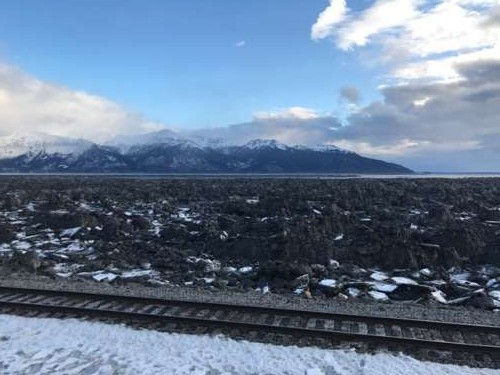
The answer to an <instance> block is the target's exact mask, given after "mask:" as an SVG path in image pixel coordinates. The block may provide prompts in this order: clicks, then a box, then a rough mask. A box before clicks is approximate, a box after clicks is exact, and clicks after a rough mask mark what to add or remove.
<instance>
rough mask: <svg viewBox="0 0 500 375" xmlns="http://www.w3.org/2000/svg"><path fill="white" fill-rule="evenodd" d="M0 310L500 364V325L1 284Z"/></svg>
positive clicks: (488, 364) (471, 362)
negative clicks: (285, 338) (383, 349)
mask: <svg viewBox="0 0 500 375" xmlns="http://www.w3.org/2000/svg"><path fill="white" fill-rule="evenodd" d="M0 311H3V312H7V313H9V312H14V313H17V312H19V311H24V312H26V311H29V312H32V313H33V312H34V313H35V314H36V313H40V314H45V315H47V314H48V315H49V316H57V317H64V316H84V317H94V318H107V319H113V320H118V321H124V322H134V323H137V322H141V323H142V324H153V325H154V326H155V327H159V326H161V325H166V326H169V327H172V326H175V327H177V326H179V327H181V328H180V330H183V329H184V330H185V327H190V329H191V330H192V329H193V328H195V329H199V328H203V329H208V330H209V331H212V332H213V331H214V330H215V331H221V332H225V333H228V332H230V333H233V334H234V332H237V335H238V336H241V334H243V333H246V334H251V333H254V334H255V333H257V334H260V335H264V336H265V335H281V336H284V337H290V338H291V340H288V342H290V343H295V341H296V340H304V339H312V340H317V339H319V340H321V341H322V342H323V343H325V342H326V343H329V344H335V345H337V344H340V343H351V344H352V343H356V344H361V345H369V346H370V347H385V348H389V349H391V350H397V351H403V352H406V353H410V354H414V353H415V352H419V353H424V357H426V359H431V360H442V359H443V358H445V359H444V360H445V361H447V360H451V361H453V362H466V363H467V364H469V365H474V364H477V365H486V366H488V367H500V327H496V326H484V325H468V324H460V323H446V322H438V321H429V320H415V319H401V318H386V317H375V316H362V315H349V314H337V313H326V312H317V311H311V310H292V309H283V308H272V307H262V306H243V305H232V304H223V303H208V302H193V301H182V300H171V299H168V300H166V299H159V298H144V297H131V296H120V295H107V294H93V293H80V292H69V291H55V290H42V289H26V288H12V287H0ZM183 327H184V328H183ZM174 329H175V330H179V329H177V328H174ZM294 338H295V339H294ZM264 341H265V340H264ZM419 356H421V355H420V354H419Z"/></svg>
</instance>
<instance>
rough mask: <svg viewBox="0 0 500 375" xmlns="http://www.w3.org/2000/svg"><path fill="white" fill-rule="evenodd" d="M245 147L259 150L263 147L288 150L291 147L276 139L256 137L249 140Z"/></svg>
mask: <svg viewBox="0 0 500 375" xmlns="http://www.w3.org/2000/svg"><path fill="white" fill-rule="evenodd" d="M243 147H246V148H249V149H251V150H258V149H261V148H275V149H278V150H286V149H288V148H289V147H288V146H287V145H285V144H283V143H279V142H278V141H276V140H275V139H254V140H251V141H249V142H247V143H246V144H245V145H244V146H243Z"/></svg>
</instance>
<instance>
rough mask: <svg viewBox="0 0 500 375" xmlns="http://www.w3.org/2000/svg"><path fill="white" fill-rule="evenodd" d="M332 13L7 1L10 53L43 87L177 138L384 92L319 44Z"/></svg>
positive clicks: (255, 6)
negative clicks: (319, 21) (320, 19)
mask: <svg viewBox="0 0 500 375" xmlns="http://www.w3.org/2000/svg"><path fill="white" fill-rule="evenodd" d="M284 5H286V6H284ZM324 7H325V1H320V0H316V1H304V0H290V1H286V4H285V2H283V1H251V2H242V1H234V0H217V1H215V2H214V1H198V0H195V1H159V0H158V1H139V0H127V1H123V0H105V1H102V0H86V1H76V0H69V1H60V0H29V1H26V0H15V1H3V2H2V5H0V10H1V11H0V38H1V45H2V49H1V52H2V57H3V58H4V59H5V60H6V61H8V62H11V63H12V64H14V65H16V66H18V67H20V68H22V69H23V70H24V71H26V72H28V73H30V74H32V75H34V76H36V77H38V78H40V79H43V80H48V81H52V82H57V83H59V84H63V85H66V86H69V87H71V88H74V89H78V90H84V91H87V92H90V93H92V94H96V95H100V96H104V97H106V98H109V99H112V100H113V101H116V102H118V103H120V104H122V105H124V106H126V107H128V108H130V109H133V110H135V111H138V112H141V113H143V114H144V115H145V116H147V117H148V118H151V119H153V120H155V121H161V122H164V123H166V124H169V125H172V126H175V127H188V128H192V127H206V126H216V125H218V126H221V125H227V124H233V123H238V122H243V121H246V120H248V119H249V118H251V116H252V114H253V113H254V112H257V111H262V110H273V109H276V108H287V107H292V106H303V107H311V108H315V109H316V110H318V111H319V112H327V113H330V112H335V111H339V110H340V111H341V110H342V108H339V105H338V102H337V101H338V90H339V88H340V87H342V86H344V85H354V86H358V87H360V88H362V89H363V97H365V98H366V99H370V98H372V97H373V96H374V95H376V91H375V88H376V86H377V84H378V83H377V78H376V77H375V76H374V75H373V71H372V69H370V68H369V67H367V66H364V65H363V64H361V62H360V61H359V59H357V58H356V56H354V55H351V54H345V53H343V52H341V51H338V50H336V49H334V48H332V46H331V45H330V44H329V43H324V42H314V41H312V40H311V38H310V35H309V34H310V28H311V25H312V24H313V23H314V21H315V19H316V17H317V16H318V14H319V12H321V10H322V9H323V8H324ZM241 41H244V43H245V44H244V46H241V47H237V46H236V44H237V43H238V42H241Z"/></svg>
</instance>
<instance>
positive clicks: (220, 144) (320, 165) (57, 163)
mask: <svg viewBox="0 0 500 375" xmlns="http://www.w3.org/2000/svg"><path fill="white" fill-rule="evenodd" d="M196 141H198V142H196ZM0 171H2V172H73V173H84V172H103V173H111V172H113V173H115V172H123V173H384V174H390V173H397V174H401V173H411V171H410V170H409V169H407V168H404V167H402V166H400V165H397V164H391V163H386V162H384V161H381V160H375V159H369V158H365V157H362V156H360V155H358V154H356V153H354V152H349V151H345V150H341V149H339V148H337V147H335V146H332V145H328V146H317V147H306V146H288V145H285V144H283V143H279V142H277V141H276V140H272V139H271V140H269V139H255V140H251V141H249V142H247V143H245V144H239V145H235V144H230V143H229V142H226V141H225V140H223V139H219V138H217V139H212V138H210V137H200V136H196V138H191V139H189V138H187V137H183V136H180V135H179V134H177V133H174V132H172V131H169V130H165V131H161V132H156V133H150V134H144V135H140V136H126V137H117V138H115V139H113V140H111V141H110V142H108V143H107V144H106V145H97V144H94V143H92V142H89V141H85V140H82V139H72V138H64V137H57V136H52V135H46V134H32V135H13V136H9V137H4V138H0Z"/></svg>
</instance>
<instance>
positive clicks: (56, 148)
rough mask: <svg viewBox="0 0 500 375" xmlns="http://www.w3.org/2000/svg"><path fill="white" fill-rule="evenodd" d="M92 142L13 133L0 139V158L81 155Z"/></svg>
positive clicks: (40, 134)
mask: <svg viewBox="0 0 500 375" xmlns="http://www.w3.org/2000/svg"><path fill="white" fill-rule="evenodd" d="M92 146H93V143H92V142H89V141H86V140H84V139H75V138H67V137H60V136H56V135H49V134H45V133H36V132H34V133H29V134H26V133H14V134H11V135H9V136H5V137H0V158H2V159H4V158H15V157H17V156H21V155H24V154H39V153H46V154H62V155H69V154H72V155H81V154H82V153H83V152H85V151H86V150H88V149H89V148H90V147H92Z"/></svg>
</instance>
